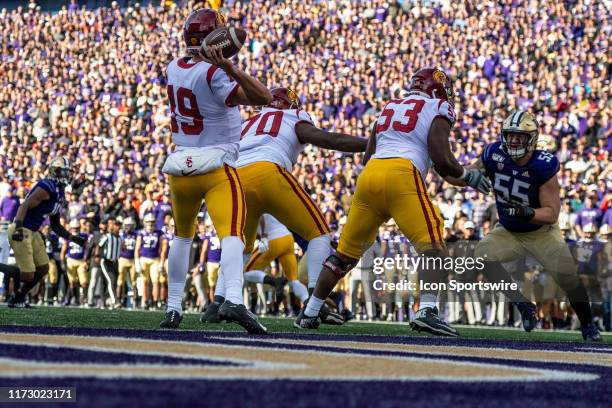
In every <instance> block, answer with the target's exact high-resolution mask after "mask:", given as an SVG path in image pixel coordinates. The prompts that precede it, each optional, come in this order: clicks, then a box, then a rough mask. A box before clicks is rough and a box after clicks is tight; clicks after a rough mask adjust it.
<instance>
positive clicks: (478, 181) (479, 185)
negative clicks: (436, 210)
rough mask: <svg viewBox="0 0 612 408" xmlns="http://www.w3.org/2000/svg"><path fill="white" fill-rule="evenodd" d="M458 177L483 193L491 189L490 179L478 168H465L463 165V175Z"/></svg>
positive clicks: (487, 192)
mask: <svg viewBox="0 0 612 408" xmlns="http://www.w3.org/2000/svg"><path fill="white" fill-rule="evenodd" d="M460 179H461V180H463V181H465V184H467V185H468V186H470V187H472V188H475V189H476V190H478V191H480V192H481V193H483V194H489V191H491V180H489V178H488V177H487V175H486V174H485V173H484V172H483V171H481V170H479V169H467V168H465V167H464V168H463V175H462V176H461V177H460Z"/></svg>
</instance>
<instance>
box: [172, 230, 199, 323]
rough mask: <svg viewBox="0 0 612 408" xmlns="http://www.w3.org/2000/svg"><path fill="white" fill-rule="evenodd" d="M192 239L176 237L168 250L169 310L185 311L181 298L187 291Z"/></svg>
mask: <svg viewBox="0 0 612 408" xmlns="http://www.w3.org/2000/svg"><path fill="white" fill-rule="evenodd" d="M192 241H193V239H192V238H182V237H175V238H174V241H173V242H172V246H170V250H169V251H168V308H167V310H168V311H170V310H176V311H177V312H179V313H182V312H183V307H182V304H181V300H182V299H183V292H184V291H185V280H186V279H187V271H188V269H189V252H190V251H191V242H192Z"/></svg>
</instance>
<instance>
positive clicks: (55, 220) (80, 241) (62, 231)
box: [49, 214, 86, 246]
mask: <svg viewBox="0 0 612 408" xmlns="http://www.w3.org/2000/svg"><path fill="white" fill-rule="evenodd" d="M49 221H50V224H51V230H52V231H53V232H55V233H56V234H57V236H58V237H60V238H64V239H65V240H66V241H71V242H74V243H75V244H77V245H79V246H85V242H86V241H85V238H83V237H82V236H80V235H72V234H71V233H70V232H68V231H67V230H66V228H64V226H63V225H62V223H61V222H60V216H59V214H54V215H51V216H50V217H49Z"/></svg>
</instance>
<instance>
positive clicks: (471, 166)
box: [444, 158, 484, 187]
mask: <svg viewBox="0 0 612 408" xmlns="http://www.w3.org/2000/svg"><path fill="white" fill-rule="evenodd" d="M465 168H466V169H468V170H471V169H474V170H478V171H484V165H483V164H482V160H480V158H478V159H476V160H474V161H473V162H472V163H470V164H468V165H467V166H465ZM444 180H446V181H448V182H449V183H451V184H452V185H454V186H459V187H465V186H467V184H466V183H465V181H464V180H462V179H460V178H455V177H451V176H446V177H444Z"/></svg>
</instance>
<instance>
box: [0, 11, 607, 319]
mask: <svg viewBox="0 0 612 408" xmlns="http://www.w3.org/2000/svg"><path fill="white" fill-rule="evenodd" d="M203 5H204V4H203V2H198V1H193V0H192V1H185V2H182V3H180V4H174V3H173V2H163V5H162V6H154V5H152V4H148V5H143V6H141V5H139V4H133V5H132V6H129V7H127V8H121V7H119V5H117V4H113V5H111V6H110V7H103V8H96V9H90V8H86V7H81V6H79V5H77V4H76V2H75V1H72V2H71V3H70V4H67V5H66V6H63V7H62V8H61V10H60V11H59V12H56V13H48V12H43V11H41V9H40V7H38V6H37V5H36V3H35V2H34V1H32V2H31V3H30V4H29V5H28V6H26V7H20V8H17V9H14V10H5V9H3V10H1V11H0V39H1V40H0V160H1V161H2V166H0V217H1V219H2V220H4V221H11V220H12V218H13V217H14V215H15V212H16V211H17V207H18V205H19V202H20V200H23V198H24V197H25V195H26V194H27V192H28V189H29V188H30V187H31V186H32V185H33V184H34V183H35V182H36V181H37V180H39V179H40V178H41V177H43V175H44V170H45V166H46V164H47V163H48V161H49V160H50V159H51V158H52V157H55V156H58V155H62V156H64V157H66V158H68V159H69V160H70V161H71V163H73V166H74V170H75V177H74V182H73V185H72V188H71V191H70V192H69V193H68V194H67V209H66V211H65V214H64V219H65V223H66V224H67V225H68V224H69V223H70V221H73V220H77V221H79V222H80V227H81V228H82V229H83V230H85V229H87V228H91V230H92V232H93V231H95V230H98V229H99V228H100V225H102V224H106V223H107V222H116V221H117V219H120V220H125V219H127V218H130V219H132V220H134V223H135V228H136V229H140V228H142V226H143V225H142V224H143V223H142V221H143V218H144V216H145V215H146V214H148V213H153V214H154V215H155V217H156V226H157V228H162V227H165V226H167V225H168V223H169V220H170V218H171V217H170V216H169V214H170V205H169V198H168V191H169V190H168V184H167V182H166V181H167V180H166V178H165V176H164V175H163V174H162V173H161V167H162V164H163V162H164V159H165V157H166V154H167V152H168V150H169V148H170V146H171V134H170V126H169V109H168V103H167V100H166V90H165V67H166V65H167V63H168V62H169V61H170V60H171V59H172V58H173V57H174V56H176V55H179V54H181V53H182V52H183V48H184V46H183V43H182V29H183V21H184V20H185V18H186V17H187V15H188V14H189V12H190V11H191V10H192V9H194V8H196V7H199V6H203ZM222 10H223V11H224V12H225V13H226V15H227V17H228V22H229V24H232V25H239V26H242V27H245V28H246V29H247V30H248V32H249V42H248V46H245V49H244V50H242V52H241V53H240V54H239V57H238V59H237V61H236V63H237V64H240V65H241V66H242V67H244V68H245V69H246V70H248V71H249V72H250V73H252V74H253V75H255V76H256V77H258V78H260V79H261V80H262V81H263V82H264V83H266V84H267V85H268V86H269V87H273V86H288V87H291V88H293V89H294V90H296V91H297V93H298V94H299V95H300V97H301V100H302V103H303V107H304V110H306V111H307V112H309V113H310V114H311V116H312V117H313V118H314V119H315V121H316V122H317V124H318V125H319V126H321V127H322V128H325V129H330V130H339V131H343V132H346V133H349V134H353V135H359V136H363V137H367V136H368V133H369V126H370V125H371V124H372V123H373V121H375V119H376V117H377V115H378V113H379V112H380V110H381V109H382V106H383V105H384V103H385V101H387V100H389V99H390V98H397V97H401V96H402V95H403V94H404V92H405V89H406V87H407V83H408V80H409V78H410V75H411V73H412V72H414V71H415V70H416V69H418V68H420V67H424V66H439V67H441V68H442V69H444V70H445V71H446V72H447V73H448V74H450V75H451V76H452V77H453V80H454V89H455V92H456V94H457V98H456V102H455V110H456V112H457V118H458V119H457V122H456V124H455V126H454V128H453V131H452V148H453V151H454V152H455V155H456V157H457V158H458V159H459V161H460V162H463V163H467V162H470V161H472V160H474V159H476V158H477V157H478V156H479V154H480V153H481V152H482V150H483V147H484V146H485V145H486V144H487V143H490V142H493V141H496V140H498V139H499V135H500V125H501V122H502V120H503V119H504V118H505V117H506V116H507V115H508V114H509V113H510V111H511V110H513V109H516V108H521V109H525V110H529V111H532V112H534V113H535V114H536V116H537V118H538V120H539V122H540V124H541V129H540V136H539V147H540V148H542V149H546V150H548V151H550V152H552V153H553V154H555V155H556V156H557V157H558V158H559V160H560V162H561V169H560V171H559V174H558V177H559V181H560V185H561V198H562V208H561V215H560V221H559V222H560V226H561V227H562V229H563V230H564V231H565V234H566V236H567V238H568V239H571V240H574V241H578V242H580V241H585V240H587V242H591V241H598V242H599V241H601V242H602V243H603V244H602V245H601V250H600V251H599V252H597V253H595V254H591V255H592V257H594V258H593V259H591V255H589V259H583V258H585V257H586V256H587V255H586V254H585V251H584V250H580V251H577V252H580V254H578V255H577V256H578V257H579V256H582V258H580V259H582V261H584V262H595V264H596V266H595V267H594V268H595V269H597V279H596V280H598V281H599V283H598V286H597V288H596V289H595V290H599V291H600V293H601V295H602V299H603V301H604V306H605V303H606V301H607V304H608V305H609V303H610V300H611V296H612V295H611V292H612V281H611V280H610V278H609V277H607V276H608V275H609V274H610V260H611V255H610V244H609V243H608V244H605V242H606V241H607V237H608V234H609V232H608V231H609V230H610V228H612V162H610V158H609V155H610V151H611V150H612V137H611V136H612V132H611V128H612V123H611V122H610V115H611V104H610V77H611V72H610V61H609V52H608V50H609V43H610V38H612V35H611V34H612V33H611V32H610V31H611V30H612V29H611V26H610V25H609V24H608V23H607V22H606V19H607V16H608V15H609V10H607V9H606V5H605V2H598V1H589V0H565V1H558V2H554V3H551V2H548V1H543V0H508V1H497V2H494V1H479V2H454V1H450V0H440V1H435V0H424V1H411V0H403V1H393V0H365V1H350V0H329V1H324V0H299V1H298V0H287V1H271V0H265V1H264V0H254V1H226V2H225V4H223V8H222ZM251 114H252V111H250V110H248V109H246V110H244V111H243V115H244V117H245V118H246V117H248V116H249V115H251ZM362 168H363V164H362V156H361V155H359V154H355V155H352V154H351V155H347V154H343V153H335V152H327V151H324V150H321V149H317V148H313V147H308V146H307V147H306V148H305V150H304V152H303V154H301V155H300V157H299V159H298V163H297V165H296V166H295V167H294V169H293V173H294V175H295V176H296V177H297V179H298V180H299V182H300V184H301V185H302V186H303V187H304V188H305V189H306V191H307V192H308V193H309V194H310V195H311V197H312V198H313V200H314V201H315V202H316V203H317V204H318V205H319V206H320V208H321V209H322V211H323V212H324V214H325V217H326V219H327V220H328V222H329V223H330V225H331V226H332V229H333V230H334V233H333V234H334V237H335V238H336V239H337V237H338V236H339V233H340V232H341V229H342V224H343V220H344V219H345V217H346V214H347V211H348V210H349V208H350V205H351V197H352V193H353V191H354V187H355V183H356V179H357V177H358V175H359V173H360V171H361V170H362ZM426 184H427V186H428V192H429V194H430V195H431V196H432V197H433V200H434V202H435V203H436V204H437V205H438V207H439V208H440V210H441V213H442V215H443V217H444V218H445V233H446V235H447V238H448V239H449V240H451V241H452V240H457V239H459V240H477V239H479V238H480V237H482V236H483V235H484V234H486V233H487V232H488V231H489V230H490V229H491V228H492V227H493V226H494V224H495V223H496V220H497V217H496V211H495V207H494V202H493V198H492V196H491V195H489V196H484V195H482V194H478V193H477V192H475V191H474V190H462V191H459V190H458V189H457V188H455V187H453V186H450V185H448V184H446V183H444V182H443V181H442V180H441V179H440V178H439V177H438V176H437V175H436V174H435V173H434V172H433V171H432V172H430V174H429V175H428V176H427V178H426ZM109 219H110V220H111V221H108V220H109ZM112 220H114V221H112ZM86 224H88V225H89V226H86ZM398 237H399V231H398V230H397V227H395V226H393V225H389V226H384V227H382V228H381V239H382V240H383V241H385V240H387V241H389V242H400V241H401V240H400V239H399V238H398ZM588 240H590V241H588ZM392 247H393V245H388V246H387V247H386V248H387V250H398V251H404V252H406V251H408V249H407V248H408V247H409V245H404V244H402V245H399V247H398V248H395V249H389V248H392ZM598 248H599V246H598ZM591 252H593V251H591ZM299 253H300V251H298V254H299ZM580 259H579V261H580ZM526 264H527V265H526V266H525V267H524V268H522V269H524V272H525V273H526V276H528V278H526V281H533V282H535V281H537V279H540V278H539V277H538V276H539V275H545V274H546V271H538V266H537V265H530V264H529V260H528V261H527V262H526ZM60 265H61V261H60ZM520 268H521V267H519V269H520ZM519 272H520V273H522V270H521V271H519ZM536 273H537V274H538V275H537V276H536V278H534V277H533V275H534V274H536ZM606 274H608V275H606ZM128 281H129V279H128V280H126V284H129V282H128ZM5 289H6V288H5ZM360 294H361V292H359V291H358V295H360ZM606 296H607V298H606ZM196 297H197V296H196ZM348 298H350V296H348V297H347V299H348ZM359 299H360V297H359V296H357V301H356V302H355V305H354V306H353V309H355V310H353V312H354V313H355V314H356V315H357V316H358V317H359V316H362V317H363V318H387V317H388V316H390V317H389V318H390V319H398V320H402V319H404V318H408V317H409V316H408V309H409V308H406V307H402V306H401V305H400V306H398V307H392V306H391V305H390V306H389V307H377V308H375V310H374V312H371V313H369V314H368V313H366V312H365V309H364V308H363V307H362V306H363V305H361V306H360V301H359ZM343 302H344V303H345V304H347V305H348V304H349V303H350V302H349V301H348V300H346V299H345V300H344V301H343ZM487 302H488V303H489V304H490V303H491V302H490V301H487ZM205 303H206V300H205V299H204V300H197V301H194V307H196V306H197V307H200V306H203V305H204V304H205ZM361 303H363V302H361ZM383 303H385V302H381V305H382V304H383ZM400 303H401V302H400ZM485 303H486V302H485ZM387 309H389V310H387ZM390 310H392V311H390ZM486 310H489V309H488V308H487V309H486ZM471 313H472V314H474V313H476V312H474V311H472V312H471ZM486 313H488V314H489V315H490V314H491V311H490V310H489V311H488V312H486ZM608 313H609V312H608ZM484 314H485V308H483V310H482V311H481V315H482V316H481V318H476V317H474V318H472V319H471V320H470V322H471V323H478V322H481V321H482V322H484V321H487V322H489V323H491V324H506V323H507V319H508V316H507V314H506V316H505V317H502V318H501V319H497V320H495V319H493V320H491V319H489V318H488V317H486V316H484ZM404 315H405V317H404ZM466 316H468V314H467V312H466ZM470 316H471V315H470ZM457 318H458V319H460V318H462V317H459V316H457Z"/></svg>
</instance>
